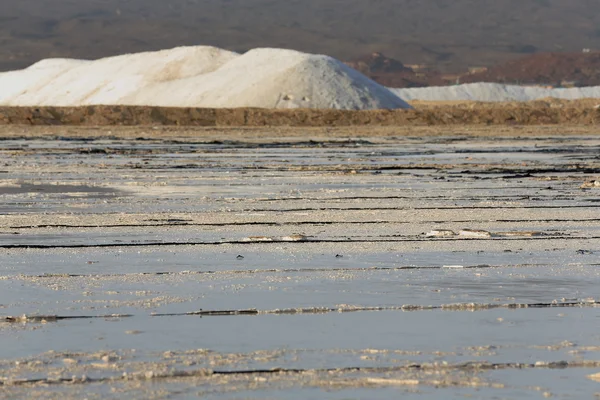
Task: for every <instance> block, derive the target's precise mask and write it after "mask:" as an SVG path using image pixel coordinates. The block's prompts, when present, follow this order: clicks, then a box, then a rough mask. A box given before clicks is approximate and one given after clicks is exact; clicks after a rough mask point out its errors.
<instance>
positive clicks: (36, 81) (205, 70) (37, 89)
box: [0, 46, 410, 110]
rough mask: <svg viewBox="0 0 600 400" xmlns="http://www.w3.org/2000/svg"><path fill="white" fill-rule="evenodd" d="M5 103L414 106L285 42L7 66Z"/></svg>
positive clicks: (2, 87)
mask: <svg viewBox="0 0 600 400" xmlns="http://www.w3.org/2000/svg"><path fill="white" fill-rule="evenodd" d="M0 104H2V105H13V106H37V105H40V106H41V105H52V106H79V105H92V104H119V105H154V106H177V107H262V108H299V107H302V108H335V109H354V110H359V109H395V108H410V106H409V105H408V104H407V103H406V102H404V101H403V100H402V99H400V98H399V97H398V96H396V95H395V94H393V93H392V92H391V91H390V90H389V89H387V88H385V87H383V86H381V85H379V84H377V83H376V82H374V81H372V80H371V79H369V78H367V77H366V76H364V75H362V74H361V73H359V72H357V71H355V70H353V69H352V68H350V67H348V66H346V65H345V64H343V63H342V62H340V61H338V60H335V59H333V58H331V57H327V56H322V55H313V54H306V53H301V52H297V51H292V50H282V49H255V50H251V51H249V52H247V53H245V54H243V55H239V54H236V53H233V52H229V51H226V50H222V49H218V48H214V47H206V46H196V47H179V48H175V49H171V50H163V51H158V52H146V53H138V54H128V55H122V56H117V57H109V58H104V59H100V60H96V61H80V60H64V59H53V60H43V61H41V62H39V63H37V64H34V65H32V66H31V67H29V68H27V69H25V70H22V71H12V72H7V73H1V74H0Z"/></svg>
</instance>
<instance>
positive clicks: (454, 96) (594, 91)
mask: <svg viewBox="0 0 600 400" xmlns="http://www.w3.org/2000/svg"><path fill="white" fill-rule="evenodd" d="M390 90H391V91H392V92H394V93H395V94H397V95H398V96H399V97H401V98H403V99H405V100H406V101H412V100H427V101H457V100H473V101H489V102H496V101H532V100H539V99H543V98H548V97H554V98H557V99H571V100H575V99H583V98H600V86H592V87H581V88H564V89H563V88H557V89H547V88H542V87H532V86H518V85H503V84H498V83H468V84H464V85H455V86H436V87H425V88H406V89H390Z"/></svg>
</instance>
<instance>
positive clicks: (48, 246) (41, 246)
mask: <svg viewBox="0 0 600 400" xmlns="http://www.w3.org/2000/svg"><path fill="white" fill-rule="evenodd" d="M557 239H560V240H593V239H600V236H530V237H510V238H509V237H501V238H498V237H485V238H475V237H473V238H471V237H469V238H466V237H465V238H460V239H459V238H445V237H439V238H438V237H436V238H422V239H411V238H406V239H378V240H363V239H319V240H302V241H288V240H265V241H245V240H225V241H218V242H143V243H99V244H2V245H0V249H88V248H110V247H165V246H220V245H224V244H240V245H251V244H261V245H268V244H288V245H291V244H308V243H401V242H432V241H483V240H502V241H530V240H557Z"/></svg>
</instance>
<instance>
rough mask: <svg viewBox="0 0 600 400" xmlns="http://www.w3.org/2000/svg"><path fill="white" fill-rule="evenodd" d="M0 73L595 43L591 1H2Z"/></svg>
mask: <svg viewBox="0 0 600 400" xmlns="http://www.w3.org/2000/svg"><path fill="white" fill-rule="evenodd" d="M0 2H1V4H0V70H8V69H15V68H22V67H25V66H27V65H29V64H31V63H33V62H35V61H37V60H39V59H42V58H46V57H59V56H60V57H76V58H98V57H102V56H107V55H114V54H119V53H125V52H137V51H144V50H156V49H163V48H169V47H174V46H179V45H190V44H207V45H213V46H219V47H223V48H227V49H231V50H236V51H244V50H246V49H250V48H254V47H259V46H276V47H286V48H293V49H297V50H303V51H309V52H316V53H325V54H328V55H332V56H334V57H337V58H340V59H344V60H348V59H352V58H355V57H357V56H360V55H363V54H367V53H370V52H373V51H382V52H384V53H385V54H386V55H388V56H390V57H393V58H397V59H399V60H401V61H402V62H404V63H428V64H435V65H437V66H438V68H440V69H442V70H444V71H449V72H452V71H458V70H463V69H465V68H467V67H468V66H487V65H493V64H496V63H498V62H502V61H506V60H508V59H511V58H514V57H517V56H522V55H523V54H527V53H531V52H535V51H573V52H577V51H581V49H582V48H600V2H599V1H598V0H169V1H166V0H128V1H123V0H18V1H9V0H1V1H0Z"/></svg>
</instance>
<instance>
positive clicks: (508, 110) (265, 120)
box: [0, 100, 600, 126]
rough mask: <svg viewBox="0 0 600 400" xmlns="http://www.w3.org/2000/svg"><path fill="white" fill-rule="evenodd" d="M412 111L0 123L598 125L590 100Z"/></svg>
mask: <svg viewBox="0 0 600 400" xmlns="http://www.w3.org/2000/svg"><path fill="white" fill-rule="evenodd" d="M415 106H416V107H417V108H416V109H415V110H369V111H343V110H312V109H296V110H274V109H261V108H237V109H225V108H223V109H208V108H165V107H136V106H85V107H0V125H2V124H4V125H6V124H22V125H89V126H91V125H182V126H185V125H190V126H360V125H372V126H394V125H397V126H400V125H412V126H428V125H465V124H473V125H506V124H509V125H555V124H569V125H574V124H579V125H595V124H598V123H600V109H599V108H596V107H595V106H593V105H592V103H590V102H565V101H554V100H553V101H539V102H531V103H502V104H498V103H494V104H492V103H474V102H472V103H468V102H467V103H450V104H449V103H444V104H442V105H436V104H435V103H415Z"/></svg>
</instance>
